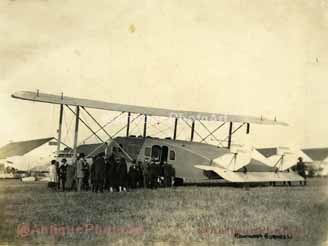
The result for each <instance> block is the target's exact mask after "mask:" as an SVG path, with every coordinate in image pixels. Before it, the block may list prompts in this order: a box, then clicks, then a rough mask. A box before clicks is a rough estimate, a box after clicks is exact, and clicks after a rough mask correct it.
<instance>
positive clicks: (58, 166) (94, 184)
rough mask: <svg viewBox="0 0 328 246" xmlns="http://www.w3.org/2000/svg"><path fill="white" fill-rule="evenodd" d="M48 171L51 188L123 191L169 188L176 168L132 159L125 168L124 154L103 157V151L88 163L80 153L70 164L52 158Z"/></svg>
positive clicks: (152, 161)
mask: <svg viewBox="0 0 328 246" xmlns="http://www.w3.org/2000/svg"><path fill="white" fill-rule="evenodd" d="M49 174H50V182H49V185H48V186H49V188H52V189H53V190H62V191H66V190H77V191H82V190H84V191H89V190H91V191H92V192H104V191H110V192H114V191H118V192H122V191H123V192H124V191H127V190H128V189H135V188H151V189H156V188H158V187H171V186H172V185H173V183H174V177H175V169H174V168H173V166H172V165H170V164H168V163H167V162H164V163H162V162H159V161H158V160H156V159H153V160H151V161H150V162H144V163H143V162H137V163H136V162H133V163H132V164H131V165H130V168H128V165H127V162H126V160H125V159H124V158H123V157H120V156H118V155H114V154H112V155H110V156H105V153H99V154H98V155H96V156H94V157H93V158H92V163H91V165H90V164H89V163H88V162H87V160H86V158H85V155H84V154H83V153H81V154H79V156H78V158H77V160H76V161H75V162H74V163H73V164H72V165H69V164H68V163H67V160H66V159H62V160H61V163H59V162H57V161H55V160H53V161H51V166H50V170H49Z"/></svg>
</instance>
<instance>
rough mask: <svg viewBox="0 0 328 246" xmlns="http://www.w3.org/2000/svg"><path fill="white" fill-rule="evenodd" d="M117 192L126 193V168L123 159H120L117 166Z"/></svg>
mask: <svg viewBox="0 0 328 246" xmlns="http://www.w3.org/2000/svg"><path fill="white" fill-rule="evenodd" d="M118 179H119V187H118V190H119V192H121V191H126V188H127V184H128V167H127V164H126V161H125V159H124V158H123V157H122V158H121V159H120V162H119V164H118Z"/></svg>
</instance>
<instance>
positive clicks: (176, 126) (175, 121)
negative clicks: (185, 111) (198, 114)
mask: <svg viewBox="0 0 328 246" xmlns="http://www.w3.org/2000/svg"><path fill="white" fill-rule="evenodd" d="M177 129H178V118H175V120H174V132H173V140H176V139H177Z"/></svg>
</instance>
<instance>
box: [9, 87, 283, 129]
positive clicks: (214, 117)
mask: <svg viewBox="0 0 328 246" xmlns="http://www.w3.org/2000/svg"><path fill="white" fill-rule="evenodd" d="M12 97H13V98H16V99H22V100H28V101H33V102H42V103H50V104H64V105H65V104H66V105H70V106H81V107H86V108H94V109H102V110H109V111H118V112H130V113H136V114H144V115H149V116H159V117H170V118H182V119H193V120H204V121H221V122H240V123H245V122H247V123H252V124H261V125H282V126H288V124H287V123H284V122H281V121H277V120H276V119H267V118H264V117H255V116H246V115H234V114H219V113H207V112H193V111H183V110H171V109H164V108H153V107H142V106H135V105H127V104H118V103H110V102H104V101H97V100H90V99H83V98H74V97H67V96H63V95H62V96H58V95H53V94H46V93H39V92H31V91H18V92H15V93H14V94H12Z"/></svg>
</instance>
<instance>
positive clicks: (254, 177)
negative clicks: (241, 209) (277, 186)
mask: <svg viewBox="0 0 328 246" xmlns="http://www.w3.org/2000/svg"><path fill="white" fill-rule="evenodd" d="M194 167H196V168H198V169H201V170H204V171H213V172H215V173H216V174H218V175H219V176H220V177H222V178H223V179H225V180H227V181H229V182H233V183H260V182H285V181H290V182H296V181H304V178H302V177H301V176H299V175H298V174H296V173H294V172H277V173H275V172H247V173H243V172H233V171H230V170H227V169H224V168H221V167H217V166H206V165H195V166H194Z"/></svg>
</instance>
